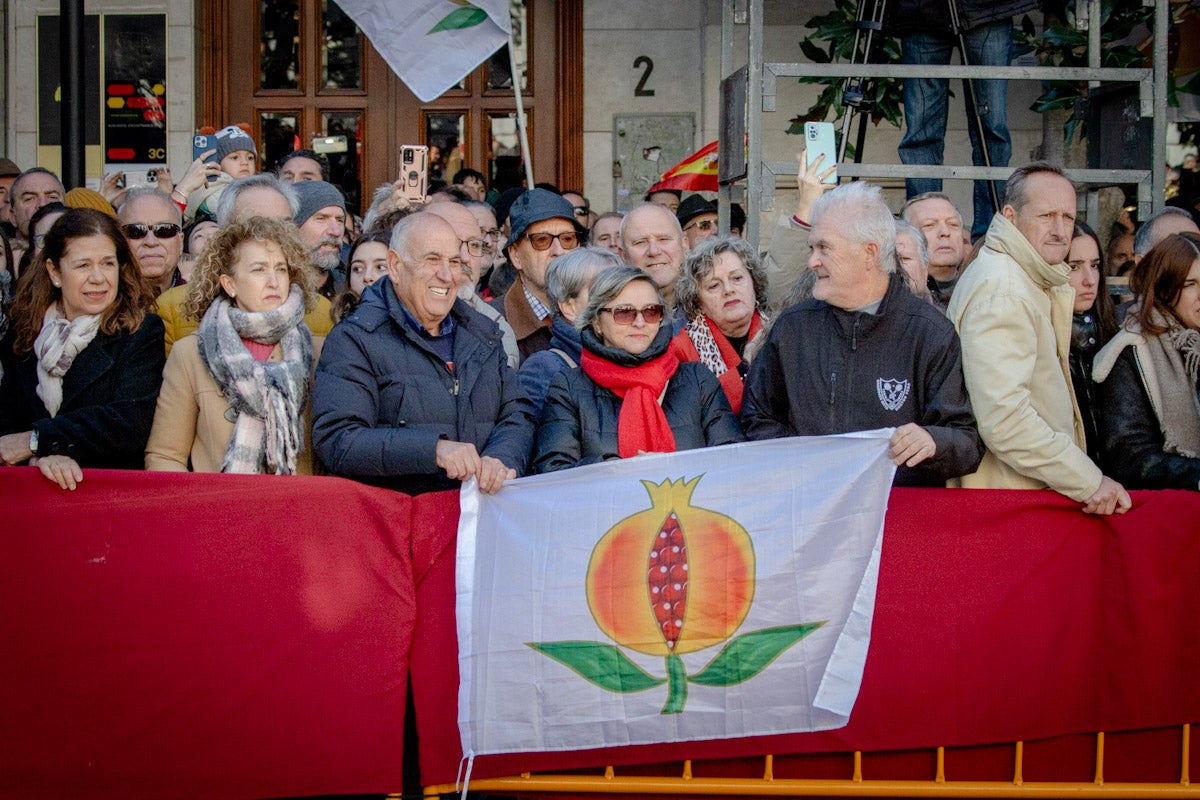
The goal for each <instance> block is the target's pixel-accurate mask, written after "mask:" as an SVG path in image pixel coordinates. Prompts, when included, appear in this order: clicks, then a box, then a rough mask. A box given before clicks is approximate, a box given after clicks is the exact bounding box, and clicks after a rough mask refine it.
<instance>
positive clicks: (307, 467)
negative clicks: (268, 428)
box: [146, 334, 325, 475]
mask: <svg viewBox="0 0 1200 800" xmlns="http://www.w3.org/2000/svg"><path fill="white" fill-rule="evenodd" d="M324 343H325V337H323V336H314V337H313V367H314V368H315V367H316V364H317V359H318V358H320V356H321V346H322V345H323V344H324ZM280 358H282V351H281V348H280V347H279V346H278V345H276V347H275V350H274V352H272V353H271V360H272V361H278V360H280ZM311 404H312V396H311V394H310V396H309V399H308V403H306V404H305V424H304V451H303V452H302V453H300V456H299V458H298V459H297V463H296V473H297V474H298V475H311V474H312V472H313V465H312V412H311V408H310V407H311ZM234 419H236V416H235V415H234V413H233V410H232V407H231V406H230V405H229V401H227V400H226V399H225V396H224V395H223V394H221V389H220V388H219V387H218V386H217V382H216V381H215V380H213V376H212V374H211V373H210V372H209V371H208V367H206V366H205V365H204V359H202V358H201V357H200V340H199V339H198V338H197V337H196V335H195V334H190V335H188V336H185V337H183V338H182V339H180V340H179V341H178V342H176V343H175V346H174V347H173V348H171V355H169V356H168V357H167V366H166V369H164V370H163V383H162V390H161V391H160V392H159V394H158V407H157V408H156V409H155V412H154V426H153V427H152V428H151V429H150V441H149V442H148V443H147V444H146V469H148V470H152V471H157V472H187V471H188V470H189V469H190V470H191V471H192V472H220V471H221V462H222V461H223V460H224V458H225V448H226V447H227V446H228V445H229V439H230V438H231V437H232V436H233V421H234Z"/></svg>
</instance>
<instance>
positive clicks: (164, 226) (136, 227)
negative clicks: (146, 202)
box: [121, 222, 183, 239]
mask: <svg viewBox="0 0 1200 800" xmlns="http://www.w3.org/2000/svg"><path fill="white" fill-rule="evenodd" d="M121 230H123V231H125V235H126V236H127V237H129V238H130V239H145V238H146V236H147V235H148V234H151V233H153V234H154V238H155V239H174V238H175V237H176V236H178V235H179V232H180V231H182V230H183V229H182V228H180V227H179V226H178V225H176V224H175V223H174V222H156V223H155V224H153V225H143V224H142V223H140V222H133V223H130V224H128V225H122V226H121Z"/></svg>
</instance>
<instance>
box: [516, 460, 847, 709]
mask: <svg viewBox="0 0 1200 800" xmlns="http://www.w3.org/2000/svg"><path fill="white" fill-rule="evenodd" d="M703 477H704V476H703V475H700V476H697V477H695V478H692V479H691V480H685V479H683V478H680V479H679V480H677V481H671V480H669V479H668V480H665V481H663V482H662V483H660V484H656V483H653V482H651V481H645V480H644V481H642V482H641V483H642V485H643V486H645V488H646V492H647V493H648V494H649V495H650V508H647V509H645V510H642V511H639V512H637V513H635V514H632V515H630V516H628V517H625V518H624V519H622V520H620V521H619V522H617V524H615V525H613V526H612V527H611V528H610V529H609V530H608V531H607V532H606V533H605V534H604V535H603V536H602V537H601V538H600V541H599V542H598V543H597V544H596V547H595V548H594V549H593V550H592V555H591V560H590V562H589V564H588V569H587V580H586V591H587V601H588V608H589V610H590V611H591V614H592V617H593V619H594V620H595V622H596V625H597V626H598V627H599V629H600V631H601V632H602V633H604V635H605V636H607V637H608V638H609V639H611V640H612V641H614V642H616V643H617V646H614V645H611V644H606V643H604V642H592V641H563V642H530V643H528V644H529V646H530V647H532V648H533V649H534V650H536V651H538V652H540V653H542V654H544V655H546V656H549V657H550V658H552V659H554V660H556V661H558V662H560V663H562V664H563V665H565V666H567V667H568V668H570V669H571V670H573V671H574V672H576V673H577V674H578V675H580V676H581V677H583V678H585V679H586V680H588V681H590V682H592V683H593V684H595V685H597V686H599V687H601V688H603V689H606V690H608V691H611V692H622V693H624V692H641V691H646V690H649V689H654V688H656V687H659V686H662V685H664V684H666V687H667V698H666V703H665V704H664V705H663V709H662V713H663V714H678V713H680V712H682V711H683V709H684V705H685V704H686V702H687V694H688V684H689V683H694V684H697V685H701V686H733V685H736V684H739V683H743V682H745V681H747V680H749V679H751V678H753V677H754V676H755V675H758V674H759V673H760V672H762V671H763V670H764V669H766V668H767V667H768V666H769V665H770V664H771V662H773V661H774V660H775V659H776V658H778V657H779V656H780V655H781V654H782V653H783V652H784V651H785V650H787V649H788V648H789V647H791V646H792V645H794V644H796V643H797V642H799V641H800V640H801V639H803V638H804V637H805V636H807V635H808V634H810V633H812V632H813V631H815V630H816V629H817V628H819V627H821V626H822V625H824V624H825V622H824V621H821V622H809V623H803V624H797V625H784V626H780V627H775V628H765V629H762V630H757V631H751V632H748V633H742V634H741V635H739V636H736V637H735V636H734V633H735V632H736V631H737V630H738V628H739V627H740V626H741V624H742V622H744V621H745V619H746V615H747V614H748V613H749V611H750V606H751V604H752V603H753V601H754V546H753V543H752V542H751V541H750V535H749V534H748V533H747V532H746V529H745V528H743V527H742V526H741V525H740V524H739V523H738V522H737V520H735V519H733V518H732V517H729V516H726V515H725V514H721V513H719V512H716V511H712V510H710V509H707V508H701V507H699V506H695V505H692V494H693V492H694V491H695V489H696V486H697V484H698V483H699V482H700V479H701V478H703ZM731 637H732V638H731ZM722 644H724V646H723V647H722V648H721V650H720V652H718V653H717V654H716V655H715V656H714V657H713V658H712V660H711V661H709V662H708V664H707V665H705V666H704V667H703V668H702V669H701V670H700V671H699V672H695V673H693V674H691V675H689V674H688V673H687V669H686V666H685V664H684V663H683V660H682V659H681V658H680V656H682V655H684V654H687V653H693V652H697V651H700V650H705V649H707V648H711V647H716V646H718V645H722ZM622 647H625V648H628V649H630V650H634V651H636V652H639V653H644V654H646V655H651V656H662V657H663V658H664V659H665V673H666V677H659V676H657V675H652V674H650V673H649V672H647V671H645V670H644V669H642V667H641V666H639V665H638V664H636V663H634V662H633V661H632V660H631V659H630V658H629V657H628V656H627V655H626V654H625V653H624V652H623V651H622V650H621V648H622Z"/></svg>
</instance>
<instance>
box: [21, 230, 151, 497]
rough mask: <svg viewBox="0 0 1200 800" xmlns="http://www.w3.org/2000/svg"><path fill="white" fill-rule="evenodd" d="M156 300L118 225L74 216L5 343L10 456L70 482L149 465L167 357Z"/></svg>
mask: <svg viewBox="0 0 1200 800" xmlns="http://www.w3.org/2000/svg"><path fill="white" fill-rule="evenodd" d="M153 304H154V292H153V290H152V289H151V288H150V285H149V283H148V282H147V281H146V279H145V278H143V277H142V275H141V273H139V272H138V268H137V264H136V262H135V261H134V259H133V255H132V254H131V253H130V250H129V244H128V243H127V242H126V241H125V237H124V236H122V235H121V231H120V229H119V228H118V227H117V223H116V221H115V220H113V219H112V217H109V216H107V215H105V214H102V213H101V212H99V211H95V210H92V209H69V210H67V211H66V212H65V213H63V215H62V216H61V217H60V218H59V220H58V221H57V222H55V223H54V225H52V226H51V227H50V229H49V230H48V231H47V232H46V238H45V241H44V245H43V249H42V253H41V255H39V256H38V258H37V259H35V260H34V262H33V264H32V266H31V267H30V270H29V272H28V274H26V275H23V276H22V278H21V281H20V284H19V285H18V290H17V296H16V299H15V300H14V302H13V307H12V318H11V323H12V324H11V328H10V330H9V332H8V334H7V335H6V337H5V339H4V342H3V344H2V345H0V362H2V363H3V371H4V378H3V380H2V381H0V461H3V463H4V464H10V465H15V464H24V463H30V464H35V465H36V466H37V467H38V468H39V469H40V470H41V471H42V474H43V475H45V476H46V477H47V478H48V479H49V480H51V481H54V482H55V483H57V484H58V485H59V486H61V487H62V488H63V489H74V488H75V487H76V485H77V484H78V483H79V482H80V481H82V480H83V470H82V468H86V467H98V468H104V469H140V468H141V466H142V450H143V449H144V448H145V446H146V437H147V436H149V435H150V420H151V419H152V417H153V414H154V402H155V398H156V397H157V396H158V389H159V384H161V383H162V371H163V360H164V355H163V346H162V342H163V324H162V320H160V319H159V318H158V317H157V316H155V315H154V314H152V313H150V311H149V310H150V308H151V307H152V305H153Z"/></svg>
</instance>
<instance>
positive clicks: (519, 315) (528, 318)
mask: <svg viewBox="0 0 1200 800" xmlns="http://www.w3.org/2000/svg"><path fill="white" fill-rule="evenodd" d="M553 317H554V315H553V314H551V315H550V316H549V317H546V318H545V319H544V320H541V319H538V318H537V314H534V313H533V309H532V308H530V307H529V301H528V300H527V299H525V282H524V276H523V275H520V274H518V275H517V279H516V280H515V281H513V285H512V286H510V287H508V292H506V293H505V295H504V318H505V319H506V320H508V324H509V325H511V326H512V329H513V334H514V335H515V336H516V337H517V341H521V340H523V339H527V338H528V337H529V335H530V334H532V333H536V332H537V330H538V329H539V328H546V327H549V326H550V325H551V319H552V318H553Z"/></svg>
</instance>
